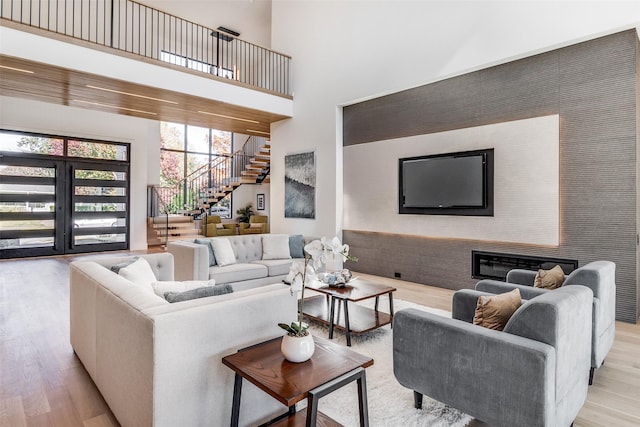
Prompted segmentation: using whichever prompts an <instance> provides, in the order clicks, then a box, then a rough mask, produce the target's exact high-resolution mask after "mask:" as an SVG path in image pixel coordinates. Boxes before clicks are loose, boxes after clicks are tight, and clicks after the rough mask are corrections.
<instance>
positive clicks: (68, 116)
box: [0, 97, 160, 250]
mask: <svg viewBox="0 0 640 427" xmlns="http://www.w3.org/2000/svg"><path fill="white" fill-rule="evenodd" d="M0 128H3V129H9V130H21V131H29V132H38V133H45V134H53V135H61V136H75V137H82V138H95V139H101V140H105V141H114V142H128V143H130V144H131V165H132V167H131V177H130V180H131V182H130V185H131V198H130V221H131V223H130V226H131V227H130V228H131V234H130V239H131V244H130V248H131V250H140V249H146V248H147V228H146V215H147V182H149V183H155V182H157V180H158V168H159V164H160V123H159V122H157V121H153V120H145V119H138V118H134V117H129V116H122V115H117V114H109V113H102V112H98V111H91V110H85V109H79V108H73V107H64V106H59V105H55V104H48V103H43V102H37V101H30V100H26V99H18V98H8V97H0ZM149 165H153V166H151V167H149Z"/></svg>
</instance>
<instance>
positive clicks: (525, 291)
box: [476, 279, 549, 300]
mask: <svg viewBox="0 0 640 427" xmlns="http://www.w3.org/2000/svg"><path fill="white" fill-rule="evenodd" d="M514 289H519V290H520V297H521V298H522V299H526V300H530V299H532V298H535V297H537V296H538V295H542V294H545V293H547V292H549V290H548V289H543V288H534V287H532V286H527V285H519V284H517V283H505V282H500V281H498V280H490V279H484V280H480V281H479V282H478V283H476V290H477V291H482V292H489V293H491V294H504V293H506V292H509V291H512V290H514Z"/></svg>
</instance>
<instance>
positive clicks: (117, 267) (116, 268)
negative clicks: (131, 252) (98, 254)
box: [109, 256, 138, 274]
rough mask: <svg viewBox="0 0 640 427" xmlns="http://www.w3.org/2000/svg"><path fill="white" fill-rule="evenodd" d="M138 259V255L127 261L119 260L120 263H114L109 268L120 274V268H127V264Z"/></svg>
mask: <svg viewBox="0 0 640 427" xmlns="http://www.w3.org/2000/svg"><path fill="white" fill-rule="evenodd" d="M137 260H138V257H137V256H134V257H131V258H129V259H128V260H126V261H122V262H119V263H118V264H113V265H112V266H111V267H109V270H111V271H113V272H114V273H116V274H118V273H120V269H122V268H125V267H126V266H128V265H131V264H133V263H134V262H136V261H137Z"/></svg>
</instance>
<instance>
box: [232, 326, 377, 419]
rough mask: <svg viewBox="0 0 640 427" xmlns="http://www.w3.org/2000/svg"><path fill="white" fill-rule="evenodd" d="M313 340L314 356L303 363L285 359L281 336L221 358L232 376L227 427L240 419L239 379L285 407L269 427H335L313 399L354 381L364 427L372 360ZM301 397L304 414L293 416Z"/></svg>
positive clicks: (366, 415)
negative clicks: (369, 369)
mask: <svg viewBox="0 0 640 427" xmlns="http://www.w3.org/2000/svg"><path fill="white" fill-rule="evenodd" d="M313 338H314V341H315V352H314V353H313V356H311V359H310V360H308V361H306V362H303V363H292V362H288V361H287V360H285V358H284V356H283V355H282V353H281V352H280V343H281V342H282V338H281V337H280V338H275V339H273V340H270V341H266V342H264V343H261V344H257V345H254V346H252V347H248V348H245V349H242V350H239V351H238V352H237V353H235V354H232V355H229V356H225V357H223V358H222V363H223V364H225V365H226V366H228V367H229V368H231V369H233V371H234V372H235V383H234V387H233V408H232V411H231V427H237V426H238V422H239V419H240V397H241V394H242V380H243V379H245V380H247V381H249V382H251V383H252V384H254V385H255V386H256V387H258V388H259V389H260V390H262V391H264V392H265V393H267V394H268V395H269V396H271V397H273V398H274V399H276V400H278V401H279V402H280V403H282V404H283V405H286V406H287V407H288V408H289V411H288V412H286V413H284V414H282V415H281V416H279V417H277V418H276V419H274V420H271V421H269V422H268V423H267V424H268V425H269V426H304V425H307V426H316V425H319V426H320V425H322V426H339V425H340V424H338V423H336V422H335V421H334V420H332V419H331V418H330V417H328V416H326V415H324V414H323V413H321V412H318V400H319V399H320V398H321V397H323V396H325V395H326V394H329V393H331V392H333V391H335V390H337V389H339V388H340V387H342V386H344V385H346V384H348V383H350V382H352V381H357V384H358V403H359V409H360V426H361V427H365V426H368V425H369V415H368V408H367V385H366V379H365V370H364V368H367V367H369V366H371V365H373V359H371V358H370V357H367V356H364V355H362V354H360V353H356V352H355V351H353V350H350V349H348V348H346V347H343V346H340V345H337V344H334V343H332V342H331V341H328V340H326V339H324V338H319V337H315V336H314V337H313ZM303 399H307V401H308V405H307V408H306V410H303V411H300V412H296V407H295V405H296V403H297V402H300V401H301V400H303Z"/></svg>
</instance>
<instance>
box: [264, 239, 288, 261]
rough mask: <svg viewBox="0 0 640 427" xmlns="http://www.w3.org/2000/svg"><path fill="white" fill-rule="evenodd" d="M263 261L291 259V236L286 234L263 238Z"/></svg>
mask: <svg viewBox="0 0 640 427" xmlns="http://www.w3.org/2000/svg"><path fill="white" fill-rule="evenodd" d="M262 259H291V252H290V251H289V236H288V235H286V234H265V235H264V236H262Z"/></svg>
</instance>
